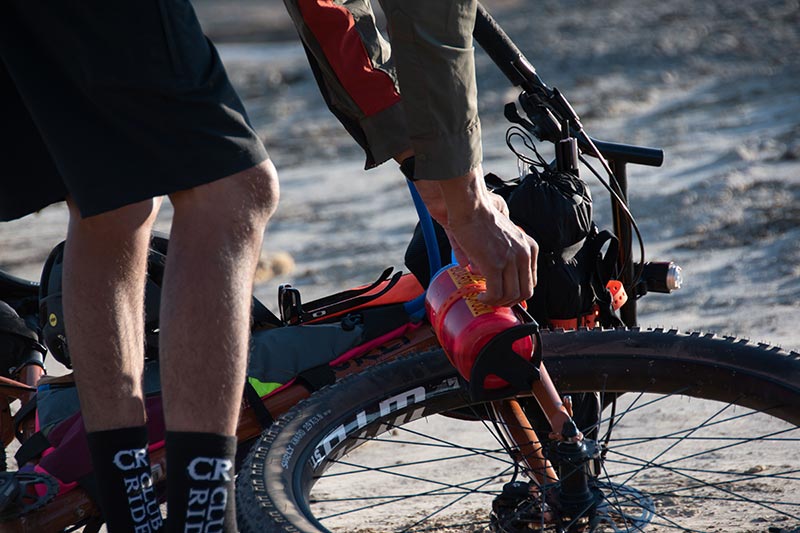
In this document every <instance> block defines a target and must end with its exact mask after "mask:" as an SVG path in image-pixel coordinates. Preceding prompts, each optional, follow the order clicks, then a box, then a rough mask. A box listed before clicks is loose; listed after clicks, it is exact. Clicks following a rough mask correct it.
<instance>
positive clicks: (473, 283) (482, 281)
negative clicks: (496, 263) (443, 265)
mask: <svg viewBox="0 0 800 533" xmlns="http://www.w3.org/2000/svg"><path fill="white" fill-rule="evenodd" d="M447 273H448V274H449V275H450V279H452V280H453V283H454V284H455V286H456V289H457V290H458V292H461V293H462V296H461V298H463V299H464V303H466V304H467V307H468V308H469V311H470V313H472V316H475V317H477V316H481V315H485V314H487V313H491V312H493V311H494V308H493V307H492V306H490V305H486V304H485V303H482V302H479V301H478V294H479V293H481V292H484V291H485V290H486V278H484V277H483V276H476V275H475V274H473V273H472V272H470V271H469V270H468V269H466V268H464V267H460V266H459V267H453V268H451V269H449V270H448V271H447ZM462 289H466V290H470V289H471V290H473V291H475V292H470V293H467V294H463V292H465V291H462Z"/></svg>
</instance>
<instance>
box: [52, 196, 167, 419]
mask: <svg viewBox="0 0 800 533" xmlns="http://www.w3.org/2000/svg"><path fill="white" fill-rule="evenodd" d="M68 203H69V204H70V222H69V230H68V233H67V244H66V248H65V250H64V279H63V294H64V317H65V318H64V323H65V326H66V328H67V338H68V339H69V352H70V357H71V359H72V363H73V367H74V369H75V379H76V382H77V384H78V391H79V395H80V400H81V410H82V412H83V419H84V422H85V424H86V429H87V430H88V431H90V432H91V431H101V430H109V429H117V428H123V427H133V426H141V425H143V424H144V422H145V414H144V404H143V393H142V371H143V364H144V341H143V338H144V317H143V314H144V312H143V309H144V281H145V274H146V271H147V250H148V245H149V239H150V231H151V228H152V225H153V221H154V219H155V216H156V213H157V212H158V207H159V205H160V201H159V200H148V201H145V202H140V203H137V204H133V205H129V206H126V207H123V208H120V209H117V210H114V211H111V212H108V213H104V214H101V215H97V216H93V217H89V218H81V216H80V213H79V212H78V210H77V208H76V207H75V206H74V205H73V204H72V203H71V202H68Z"/></svg>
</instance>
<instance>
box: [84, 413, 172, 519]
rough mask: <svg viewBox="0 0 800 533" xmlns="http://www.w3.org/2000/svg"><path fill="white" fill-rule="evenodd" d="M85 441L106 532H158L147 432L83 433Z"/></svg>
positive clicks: (140, 428)
mask: <svg viewBox="0 0 800 533" xmlns="http://www.w3.org/2000/svg"><path fill="white" fill-rule="evenodd" d="M86 439H87V441H88V443H89V450H90V452H91V455H92V465H93V467H94V475H95V478H96V479H97V488H98V497H99V500H100V501H99V504H100V509H101V510H102V511H103V517H104V518H105V521H106V525H107V527H108V531H109V532H110V533H128V532H130V531H136V532H137V533H155V532H157V531H162V529H163V520H162V518H161V510H160V509H159V508H158V501H157V499H156V495H155V492H154V491H153V479H152V476H151V473H150V456H149V455H148V453H147V428H146V427H145V426H142V427H133V428H122V429H111V430H108V431H96V432H93V433H87V435H86Z"/></svg>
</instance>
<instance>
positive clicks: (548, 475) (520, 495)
mask: <svg viewBox="0 0 800 533" xmlns="http://www.w3.org/2000/svg"><path fill="white" fill-rule="evenodd" d="M531 392H532V393H533V396H534V398H536V401H537V403H538V404H539V407H540V408H541V410H542V412H543V414H544V416H545V418H546V420H547V422H548V424H549V426H550V428H551V430H552V432H551V433H550V435H548V437H549V439H550V440H551V441H555V444H554V446H553V453H552V455H551V457H553V458H554V459H555V462H556V465H555V466H554V465H553V463H552V462H551V461H550V459H548V457H547V455H546V454H545V450H544V445H543V443H542V440H541V439H540V438H539V436H538V435H537V434H536V431H535V430H534V428H533V425H532V424H531V422H530V420H529V419H528V416H527V415H526V414H525V411H524V409H523V408H522V406H521V405H520V402H519V401H518V400H516V399H510V400H499V401H495V402H492V407H493V409H494V412H495V414H496V416H497V417H498V418H499V419H501V420H502V422H503V425H502V427H504V428H505V430H506V434H507V435H506V436H507V437H508V438H509V439H510V440H511V442H512V443H513V445H514V447H515V448H514V450H515V451H512V459H513V460H514V461H515V462H516V463H517V464H518V465H520V466H522V468H523V471H525V472H526V474H527V475H528V477H530V478H531V480H532V481H533V483H534V485H535V486H533V487H529V488H527V490H523V489H521V486H520V484H519V483H516V482H512V483H509V484H507V485H506V487H504V490H503V495H502V496H501V499H503V500H504V502H505V505H509V504H508V502H510V501H513V500H514V499H516V500H518V501H521V500H524V499H528V500H529V499H530V497H531V496H536V493H538V494H539V495H540V496H543V497H544V500H543V501H544V502H546V504H547V505H548V506H551V507H556V508H557V509H558V511H559V516H561V517H570V518H572V519H573V520H574V519H578V518H581V517H585V516H589V515H591V514H592V512H593V510H594V508H595V507H596V506H597V504H598V503H599V502H600V500H601V495H600V494H599V492H598V491H597V489H595V488H593V486H592V483H591V479H593V478H596V476H597V463H598V458H599V452H598V446H597V444H596V443H595V442H594V441H591V440H588V439H585V438H584V435H583V434H582V433H581V432H580V431H578V428H577V426H576V425H575V422H574V421H573V420H572V402H571V399H570V397H568V396H567V397H564V399H563V400H562V399H561V398H560V397H559V394H558V391H557V390H556V388H555V385H554V384H553V381H552V379H551V378H550V375H549V373H548V372H547V369H546V368H545V366H544V363H542V364H540V366H539V380H537V381H536V382H535V383H534V384H533V387H532V390H531ZM526 493H527V494H526ZM538 519H547V518H546V517H544V514H542V513H540V514H539V517H538Z"/></svg>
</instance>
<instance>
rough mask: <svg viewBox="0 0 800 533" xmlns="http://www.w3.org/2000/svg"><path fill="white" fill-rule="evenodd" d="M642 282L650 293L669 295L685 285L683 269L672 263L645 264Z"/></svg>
mask: <svg viewBox="0 0 800 533" xmlns="http://www.w3.org/2000/svg"><path fill="white" fill-rule="evenodd" d="M642 281H643V282H644V283H645V285H646V287H647V290H648V291H649V292H661V293H665V294H669V293H671V292H672V291H677V290H678V289H680V288H681V286H682V285H683V274H682V270H681V267H680V266H678V265H676V264H675V263H673V262H672V261H669V262H667V261H662V262H652V263H645V264H644V268H643V269H642Z"/></svg>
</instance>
